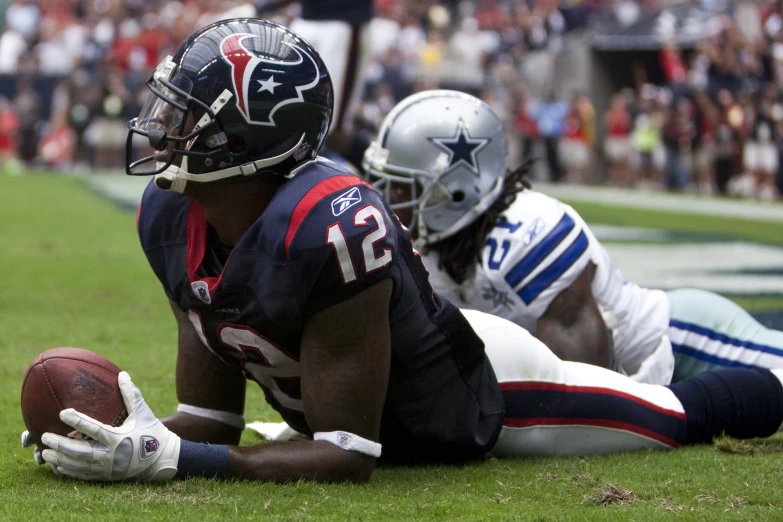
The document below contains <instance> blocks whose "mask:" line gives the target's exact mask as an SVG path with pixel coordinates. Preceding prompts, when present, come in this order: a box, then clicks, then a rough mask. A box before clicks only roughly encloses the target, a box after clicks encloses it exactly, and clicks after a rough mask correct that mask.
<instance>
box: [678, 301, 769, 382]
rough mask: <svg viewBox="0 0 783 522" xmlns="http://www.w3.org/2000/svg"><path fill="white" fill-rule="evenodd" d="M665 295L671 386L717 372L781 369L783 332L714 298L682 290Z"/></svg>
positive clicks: (736, 307) (736, 306) (732, 303)
mask: <svg viewBox="0 0 783 522" xmlns="http://www.w3.org/2000/svg"><path fill="white" fill-rule="evenodd" d="M667 295H668V297H669V303H670V308H671V321H670V323H669V338H670V340H671V343H672V352H674V360H675V363H674V376H673V377H672V382H677V381H679V380H682V379H684V378H686V377H690V376H693V375H697V374H699V373H701V372H704V371H707V370H714V369H717V368H725V367H738V368H768V369H771V368H783V332H779V331H777V330H770V329H769V328H766V327H764V326H763V325H761V324H760V323H759V322H758V321H756V320H755V319H754V318H753V317H752V316H751V315H750V314H749V313H748V312H746V311H745V310H743V309H742V308H741V307H740V306H739V305H737V304H736V303H734V302H733V301H730V300H729V299H726V298H725V297H722V296H720V295H718V294H714V293H712V292H707V291H705V290H696V289H690V288H683V289H679V290H672V291H670V292H667Z"/></svg>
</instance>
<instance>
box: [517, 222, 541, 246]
mask: <svg viewBox="0 0 783 522" xmlns="http://www.w3.org/2000/svg"><path fill="white" fill-rule="evenodd" d="M544 228H546V223H544V220H543V219H541V218H540V217H538V218H536V220H535V221H533V222H532V223H531V224H530V226H528V227H527V229H525V231H524V232H523V233H522V241H524V242H525V246H527V245H529V244H530V243H532V242H533V241H534V240H535V239H536V238H537V237H538V234H540V233H541V231H542V230H544Z"/></svg>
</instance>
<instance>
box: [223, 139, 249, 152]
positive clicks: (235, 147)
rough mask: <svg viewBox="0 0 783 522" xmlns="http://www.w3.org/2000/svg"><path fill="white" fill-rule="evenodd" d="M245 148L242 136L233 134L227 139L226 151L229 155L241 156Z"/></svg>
mask: <svg viewBox="0 0 783 522" xmlns="http://www.w3.org/2000/svg"><path fill="white" fill-rule="evenodd" d="M246 148H247V143H246V142H245V138H243V137H242V136H239V135H236V134H233V135H231V136H229V137H228V150H229V152H231V154H242V153H243V152H245V149H246Z"/></svg>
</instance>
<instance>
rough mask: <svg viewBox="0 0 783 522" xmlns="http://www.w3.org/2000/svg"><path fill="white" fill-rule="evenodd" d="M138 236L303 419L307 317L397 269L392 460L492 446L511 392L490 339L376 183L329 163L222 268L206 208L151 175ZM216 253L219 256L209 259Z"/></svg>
mask: <svg viewBox="0 0 783 522" xmlns="http://www.w3.org/2000/svg"><path fill="white" fill-rule="evenodd" d="M138 226H139V235H140V237H141V244H142V247H143V248H144V252H145V253H146V255H147V258H148V259H149V262H150V265H152V269H153V270H154V272H155V274H156V275H157V276H158V278H159V279H160V281H161V283H162V285H163V288H164V290H165V292H166V294H167V295H168V296H169V298H170V299H171V300H172V301H174V302H175V303H176V304H177V305H178V306H179V307H180V308H182V309H183V310H186V311H188V315H189V316H190V319H191V321H192V323H193V325H194V327H195V328H196V331H197V332H198V333H199V336H200V337H201V339H202V341H203V342H204V343H205V344H206V345H207V346H208V347H209V348H210V349H211V350H212V351H213V352H214V353H216V354H217V355H218V356H219V357H221V358H222V359H224V360H226V361H228V362H229V363H232V364H237V365H239V366H241V367H242V369H243V370H244V373H245V375H246V376H247V378H249V379H252V380H254V381H256V382H257V383H258V384H259V385H261V387H262V388H263V390H264V392H265V395H266V399H267V401H268V402H269V404H270V405H272V407H273V408H275V409H276V410H277V411H278V412H280V414H281V415H282V416H283V418H284V419H285V421H286V422H287V423H288V424H289V425H290V426H292V427H293V428H294V429H296V430H298V431H301V432H304V433H311V430H310V428H309V427H308V425H307V422H306V420H305V417H304V415H303V412H302V401H301V393H300V386H299V376H300V367H299V350H300V343H301V337H302V331H303V329H304V326H305V324H306V323H307V320H308V318H310V317H311V316H312V315H313V314H315V313H317V312H318V311H320V310H323V309H325V308H327V307H330V306H333V305H335V304H337V303H339V302H341V301H344V300H346V299H348V298H350V297H351V296H353V295H356V294H357V293H359V292H361V291H362V290H365V289H367V288H368V287H370V286H372V285H374V284H376V283H378V282H379V281H381V280H385V279H392V280H393V283H394V290H393V293H392V298H391V303H390V312H389V321H390V325H391V347H392V356H391V370H390V371H391V373H390V376H389V386H388V392H387V396H386V402H385V406H384V411H383V417H382V420H381V435H380V440H381V443H382V444H383V457H382V458H384V459H387V460H391V461H403V462H405V461H441V462H443V461H460V460H466V459H469V458H473V457H476V456H479V455H481V454H483V453H484V452H486V451H487V450H489V449H490V448H491V447H492V445H493V444H494V442H495V440H496V438H497V436H498V433H499V431H500V426H501V423H502V419H503V410H504V408H503V401H502V398H501V395H500V391H499V387H498V384H497V381H496V379H495V375H494V373H493V371H492V368H491V366H490V364H489V361H488V360H487V358H486V355H485V353H484V346H483V343H482V342H481V340H480V339H479V338H478V336H477V335H476V334H475V333H474V332H473V330H472V329H471V327H470V325H469V324H468V322H467V321H466V320H465V318H464V317H463V316H462V314H461V313H460V312H459V310H457V309H456V308H455V307H454V306H453V305H451V304H449V303H448V302H447V301H445V300H441V299H440V298H439V297H438V296H437V295H436V294H434V292H433V291H432V288H431V287H430V285H429V282H428V279H427V272H426V270H425V269H424V266H423V265H422V263H421V260H420V258H419V256H418V254H417V253H415V252H414V250H413V248H412V246H411V242H410V235H409V233H408V232H407V230H406V229H404V228H403V227H402V226H401V225H400V223H399V221H398V220H397V218H396V216H395V215H394V214H393V213H392V211H391V210H389V208H388V206H387V205H386V203H385V201H384V200H383V199H382V198H381V196H380V195H379V194H378V192H376V191H375V190H374V189H373V188H372V187H370V186H369V185H367V184H365V183H364V182H363V181H362V180H361V179H360V178H358V177H356V176H354V175H352V174H350V173H348V172H347V171H345V170H343V169H342V168H340V167H338V166H337V165H335V164H334V163H331V162H328V161H326V160H319V161H318V162H314V163H312V164H311V165H310V166H308V167H307V168H305V169H303V170H302V172H300V173H299V174H297V175H296V176H295V177H294V178H292V179H291V180H289V181H286V182H285V183H284V184H283V185H282V186H281V187H280V188H279V189H278V191H277V192H276V193H275V195H274V197H273V198H272V201H271V202H270V203H269V205H268V206H267V208H266V209H265V210H264V212H263V214H262V215H261V217H260V218H259V219H258V220H257V221H256V222H255V223H254V224H253V225H252V226H251V227H250V228H249V229H248V230H247V231H246V232H245V233H244V234H243V236H242V237H241V238H240V240H239V241H238V242H237V244H236V245H235V246H234V248H233V250H232V251H231V254H230V255H229V256H228V259H227V260H226V261H225V263H221V264H222V267H221V266H220V264H219V265H218V269H219V270H221V271H220V272H219V273H217V272H215V271H214V268H213V272H212V273H210V272H209V271H208V270H205V268H206V267H207V266H208V265H212V266H213V267H214V264H215V259H216V258H217V257H220V256H215V254H214V252H212V253H211V255H210V250H211V248H210V246H209V241H208V236H209V234H208V224H207V221H206V218H205V215H204V212H203V210H202V208H201V206H200V205H199V204H198V203H197V202H195V201H194V200H192V199H190V198H187V197H185V196H182V195H179V194H175V193H170V192H164V191H161V190H159V189H158V188H157V187H156V186H155V184H154V183H150V185H149V186H148V187H147V190H146V191H145V193H144V197H143V199H142V204H141V207H140V210H139V219H138ZM210 260H211V261H210Z"/></svg>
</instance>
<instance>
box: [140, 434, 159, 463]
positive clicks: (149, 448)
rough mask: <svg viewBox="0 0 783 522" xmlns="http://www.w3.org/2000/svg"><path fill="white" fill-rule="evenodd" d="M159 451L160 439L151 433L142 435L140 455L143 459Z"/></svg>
mask: <svg viewBox="0 0 783 522" xmlns="http://www.w3.org/2000/svg"><path fill="white" fill-rule="evenodd" d="M157 451H158V439H156V438H155V437H150V436H149V435H142V436H141V444H140V445H139V456H140V457H141V458H142V459H148V458H150V457H151V456H153V455H154V454H155V453H157Z"/></svg>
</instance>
